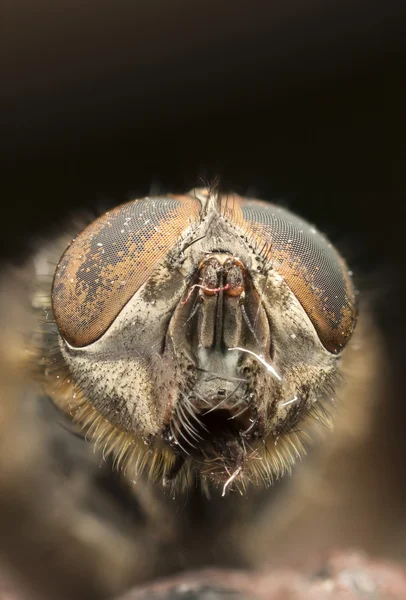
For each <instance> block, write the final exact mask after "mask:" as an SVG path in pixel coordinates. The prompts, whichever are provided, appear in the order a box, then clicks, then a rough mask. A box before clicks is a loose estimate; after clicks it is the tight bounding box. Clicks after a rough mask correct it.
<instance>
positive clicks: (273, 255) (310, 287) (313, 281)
mask: <svg viewBox="0 0 406 600" xmlns="http://www.w3.org/2000/svg"><path fill="white" fill-rule="evenodd" d="M239 209H240V210H239V211H238V212H239V218H238V221H239V223H238V224H239V225H240V226H241V225H242V226H243V227H244V229H246V231H247V232H248V233H249V234H250V236H252V237H253V238H254V240H255V242H256V243H258V247H264V243H266V244H267V246H268V248H269V251H268V257H269V260H270V261H271V264H272V266H273V268H274V269H275V270H276V271H277V272H278V273H279V274H280V275H282V277H283V278H284V279H285V281H286V283H287V285H288V286H289V287H290V289H291V290H292V292H293V293H294V294H295V296H296V298H297V299H298V300H299V302H300V303H301V305H302V306H303V308H304V310H305V311H306V313H307V315H308V317H309V318H310V320H311V322H312V323H313V325H314V328H315V329H316V331H317V334H318V336H319V338H320V341H321V342H322V344H323V345H324V346H325V348H326V349H327V350H328V351H329V352H332V353H334V354H338V353H339V352H340V351H341V350H342V349H343V348H344V346H345V344H346V343H347V342H348V340H349V339H350V337H351V334H352V332H353V330H354V327H355V322H356V317H357V310H356V301H355V292H354V288H353V285H352V281H351V278H350V276H349V273H348V267H347V266H346V264H345V262H344V260H343V259H342V258H341V256H340V255H339V254H338V252H337V251H336V250H335V249H334V247H333V246H332V245H331V244H330V243H329V241H328V240H327V239H326V238H325V237H324V236H323V235H322V234H321V233H319V232H318V231H317V230H316V229H315V228H314V227H312V226H311V225H310V224H309V223H307V222H306V221H304V220H302V219H300V218H298V217H296V216H295V215H293V214H292V213H290V212H289V211H287V210H285V209H283V208H280V207H278V206H275V205H273V204H268V203H266V202H261V201H258V200H246V199H242V200H241V201H240V204H239ZM235 214H237V213H236V212H235Z"/></svg>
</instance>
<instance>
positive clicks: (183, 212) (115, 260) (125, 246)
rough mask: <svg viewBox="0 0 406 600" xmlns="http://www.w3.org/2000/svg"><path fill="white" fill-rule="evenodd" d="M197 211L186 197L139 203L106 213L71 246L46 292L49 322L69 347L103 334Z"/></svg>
mask: <svg viewBox="0 0 406 600" xmlns="http://www.w3.org/2000/svg"><path fill="white" fill-rule="evenodd" d="M200 209H201V205H200V202H198V201H197V200H196V199H195V198H192V197H189V196H176V197H174V196H168V197H157V198H143V199H141V200H135V201H132V202H129V203H127V204H123V205H121V206H119V207H117V208H115V209H114V210H112V211H110V212H107V213H106V214H104V215H102V216H101V217H99V218H98V219H97V220H96V221H94V222H93V223H92V224H91V225H89V226H88V227H87V228H86V229H85V230H84V231H83V232H82V233H81V234H80V235H78V236H77V237H76V238H75V239H74V240H73V242H72V243H71V245H70V246H69V248H68V249H67V250H66V252H65V253H64V255H63V256H62V258H61V260H60V262H59V264H58V267H57V269H56V273H55V277H54V282H53V289H52V305H53V311H54V315H55V320H56V323H57V325H58V327H59V329H60V331H61V333H62V335H63V337H64V338H65V339H66V340H67V341H68V342H69V344H71V345H72V346H75V347H83V346H87V345H88V344H91V343H92V342H94V341H96V340H97V339H98V338H99V337H100V336H101V335H103V333H105V331H106V330H107V329H108V327H109V326H110V325H111V323H112V322H113V320H114V319H115V318H116V317H117V315H118V313H119V312H120V311H121V310H122V309H123V307H124V306H125V305H126V303H127V302H128V301H129V300H130V298H131V297H132V296H133V295H134V294H135V293H136V292H137V291H138V290H139V288H140V287H141V286H142V285H143V284H144V283H145V282H146V281H147V279H148V278H149V277H150V275H151V273H152V272H153V270H154V269H155V268H156V266H157V265H158V263H159V262H160V261H162V259H163V258H164V257H165V256H166V255H167V254H168V252H169V251H170V250H172V249H173V247H174V246H175V245H176V243H177V241H178V240H179V237H180V236H181V234H182V232H183V231H184V230H185V229H186V228H187V227H188V226H189V225H191V224H193V223H194V222H195V221H196V220H197V219H198V217H199V214H200Z"/></svg>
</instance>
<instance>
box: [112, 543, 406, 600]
mask: <svg viewBox="0 0 406 600" xmlns="http://www.w3.org/2000/svg"><path fill="white" fill-rule="evenodd" d="M405 597H406V570H405V568H404V567H403V566H400V565H397V564H396V563H394V564H391V563H387V562H383V561H377V560H371V559H369V558H367V557H366V556H363V555H360V554H357V553H352V552H347V553H340V554H333V555H332V556H331V557H329V558H327V559H326V560H325V562H322V563H321V564H320V567H319V569H318V570H316V571H313V572H300V571H291V570H283V569H281V570H275V571H273V572H271V573H263V572H262V573H255V572H253V573H248V572H245V571H227V570H218V571H215V570H206V571H202V572H198V571H197V572H195V573H184V574H183V575H179V576H177V577H174V578H172V579H168V580H161V581H159V582H158V583H155V584H151V585H150V586H143V587H140V588H135V589H134V590H132V591H130V592H128V593H126V594H124V595H123V596H120V598H119V600H182V599H184V600H192V599H195V600H227V599H228V598H236V600H238V599H241V600H250V599H252V600H255V599H258V600H259V599H262V600H327V599H328V600H357V599H358V598H365V599H367V598H369V599H371V600H403V599H404V598H405Z"/></svg>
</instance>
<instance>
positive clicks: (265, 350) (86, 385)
mask: <svg viewBox="0 0 406 600" xmlns="http://www.w3.org/2000/svg"><path fill="white" fill-rule="evenodd" d="M52 307H53V313H54V316H55V321H56V323H57V326H58V330H59V334H58V336H59V349H60V353H61V355H62V357H63V361H64V364H65V365H66V367H67V369H68V372H69V379H70V380H72V381H73V389H72V390H69V391H68V392H67V394H68V395H69V398H68V399H67V400H66V399H65V402H66V403H67V404H68V405H69V407H70V408H72V407H73V412H74V413H75V414H76V418H77V419H78V420H79V421H81V422H82V424H83V425H84V426H85V427H87V428H88V430H89V435H92V436H93V437H94V438H95V439H96V440H98V441H99V442H100V441H101V442H103V443H105V444H106V445H107V446H108V447H110V448H112V450H113V451H114V452H115V453H116V456H118V457H119V458H118V460H121V459H123V458H125V457H127V458H129V459H133V464H134V465H135V466H134V469H136V470H140V469H141V468H143V467H146V468H148V469H149V471H150V473H151V474H152V475H154V476H159V477H160V478H161V479H162V481H164V482H170V481H179V480H181V478H182V474H185V473H189V474H191V473H193V474H197V475H198V476H199V477H200V478H201V479H208V480H211V481H212V482H214V483H217V484H222V485H223V487H224V491H225V490H226V488H227V486H230V487H232V486H233V485H237V486H238V485H239V483H240V484H242V485H244V484H245V482H247V481H250V480H251V481H261V480H263V481H264V482H265V483H267V482H269V481H271V480H272V478H273V477H274V476H279V475H281V474H282V473H283V471H284V470H286V469H287V468H289V467H290V466H291V465H292V464H293V462H294V460H295V458H296V457H297V456H299V455H300V453H301V451H302V441H301V436H300V432H299V430H303V429H304V428H305V423H306V422H307V420H306V417H308V416H309V414H310V413H313V414H316V413H317V412H318V407H319V410H323V407H324V406H325V404H326V403H328V402H329V401H330V400H331V397H332V395H333V394H334V388H335V385H336V381H337V373H338V361H339V356H340V353H341V351H342V350H343V348H344V346H345V344H346V343H347V342H348V340H349V338H350V337H351V334H352V331H353V328H354V325H355V320H356V309H355V297H354V290H353V287H352V284H351V281H350V278H349V277H348V274H347V267H346V265H345V263H344V261H343V260H342V259H341V257H340V256H339V254H338V253H337V252H336V251H335V249H334V248H333V247H332V246H331V244H329V242H328V241H327V240H326V239H325V238H324V237H323V236H322V235H321V234H320V233H318V232H317V231H316V230H315V229H314V228H312V227H311V226H310V225H309V224H308V223H306V222H305V221H303V220H302V219H299V218H298V217H296V216H295V215H293V214H292V213H290V212H288V211H287V210H284V209H282V208H279V207H277V206H275V205H272V204H270V203H265V202H261V201H257V200H251V199H245V198H241V197H238V196H235V195H231V196H219V195H218V194H217V193H216V192H214V191H210V190H195V191H193V192H191V193H190V194H188V195H185V196H167V197H157V198H144V199H140V200H135V201H133V202H130V203H128V204H124V205H122V206H119V207H118V208H116V209H114V210H112V211H111V212H109V213H106V214H105V215H103V216H102V217H100V218H99V219H97V220H96V221H95V222H94V223H92V224H91V225H90V226H89V227H87V228H86V229H85V230H84V231H83V232H82V233H81V234H79V235H78V236H77V238H76V239H75V240H74V241H73V242H72V243H71V245H70V246H69V248H68V249H67V250H66V252H65V254H64V255H63V256H62V258H61V260H60V262H59V264H58V267H57V269H56V273H55V277H54V283H53V289H52ZM73 397H74V398H75V399H74V398H73ZM134 461H135V462H134ZM129 468H130V467H129Z"/></svg>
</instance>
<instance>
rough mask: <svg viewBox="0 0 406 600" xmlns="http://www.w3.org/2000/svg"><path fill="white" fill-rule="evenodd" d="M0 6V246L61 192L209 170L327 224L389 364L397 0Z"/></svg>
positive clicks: (396, 271) (88, 203)
mask: <svg viewBox="0 0 406 600" xmlns="http://www.w3.org/2000/svg"><path fill="white" fill-rule="evenodd" d="M0 17H1V18H0V40H1V41H0V44H1V68H2V74H1V91H0V93H1V100H2V108H1V111H0V121H1V136H0V159H1V170H2V174H1V191H2V201H1V203H2V221H3V222H2V236H1V248H0V250H1V253H2V256H3V258H5V259H7V260H9V259H12V260H19V259H20V258H22V257H24V256H25V255H26V253H27V251H28V250H29V248H30V247H31V246H32V242H33V240H35V239H36V238H38V236H43V235H48V234H49V233H55V232H57V231H58V230H59V228H60V227H61V225H62V224H63V222H64V220H66V218H67V216H70V215H71V214H72V213H74V212H75V210H76V209H81V208H83V207H85V208H91V209H97V208H99V207H100V206H101V207H106V206H108V205H115V204H119V203H121V202H123V201H125V200H127V199H129V198H130V197H132V196H135V195H144V194H146V193H148V192H150V191H151V186H153V189H154V190H155V191H162V192H165V191H172V192H182V191H185V190H187V189H189V188H191V187H194V186H195V185H199V186H200V185H202V184H204V183H206V182H207V181H210V179H211V178H212V177H213V176H214V175H217V174H218V175H220V176H221V179H222V183H223V187H225V188H226V189H227V190H234V191H237V192H240V193H249V194H256V195H257V196H259V197H263V198H265V199H274V200H279V201H282V202H283V203H284V204H285V205H287V206H289V207H291V208H292V209H293V210H295V211H297V212H298V213H300V214H302V215H303V216H306V217H307V218H308V219H309V220H311V221H313V222H315V223H316V224H317V225H318V226H319V228H321V229H322V230H324V231H325V232H327V233H328V234H329V236H330V237H331V238H332V240H333V241H334V242H335V243H336V244H338V246H339V247H340V248H341V250H342V252H343V253H344V255H345V256H346V257H347V259H348V261H349V263H350V266H351V268H352V269H353V270H354V272H355V274H356V276H357V281H358V285H359V287H360V288H361V291H362V292H363V294H364V295H365V296H369V298H370V299H371V302H372V305H373V307H374V310H375V313H376V315H377V318H378V320H379V322H380V323H381V325H382V329H383V331H384V332H385V335H386V338H385V343H386V344H387V345H388V348H389V351H390V356H391V359H392V365H393V368H394V373H398V375H400V374H401V367H402V365H403V355H404V351H403V345H404V340H405V335H406V326H405V322H404V321H405V320H404V317H403V308H404V305H405V286H404V283H403V282H404V262H403V246H404V238H405V232H404V229H405V227H404V223H405V212H404V200H405V189H406V186H405V175H404V173H405V166H406V165H405V162H406V150H405V148H406V146H405V133H406V127H405V117H404V112H405V100H406V94H405V86H404V83H405V79H404V66H405V58H406V52H405V50H406V47H405V44H404V41H403V38H404V36H405V32H406V3H404V2H399V3H395V2H392V1H389V2H383V1H382V2H379V3H378V2H377V3H373V2H369V3H366V2H364V3H360V2H356V1H351V2H350V1H347V0H342V1H341V2H339V3H338V2H337V3H335V2H325V1H324V2H321V1H316V2H309V1H307V2H306V1H305V2H299V1H298V0H296V1H293V2H289V3H286V2H284V3H282V2H281V1H278V2H271V1H267V2H248V1H240V2H239V1H237V0H234V2H225V1H224V0H217V2H213V1H212V0H207V1H206V2H201V1H200V0H193V1H192V0H188V1H186V0H183V1H175V0H172V1H171V2H169V1H166V2H163V1H160V2H159V1H153V0H148V1H147V0H144V1H138V2H135V1H134V0H132V1H128V2H124V1H121V2H114V3H113V2H108V3H107V2H103V1H99V2H96V1H93V0H88V1H87V2H84V3H83V2H75V1H72V0H70V1H68V0H58V1H57V2H51V0H37V1H36V2H32V0H25V1H20V2H18V1H17V0H2V1H1V4H0ZM391 376H392V375H391ZM399 381H400V380H399ZM399 389H400V386H399Z"/></svg>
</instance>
